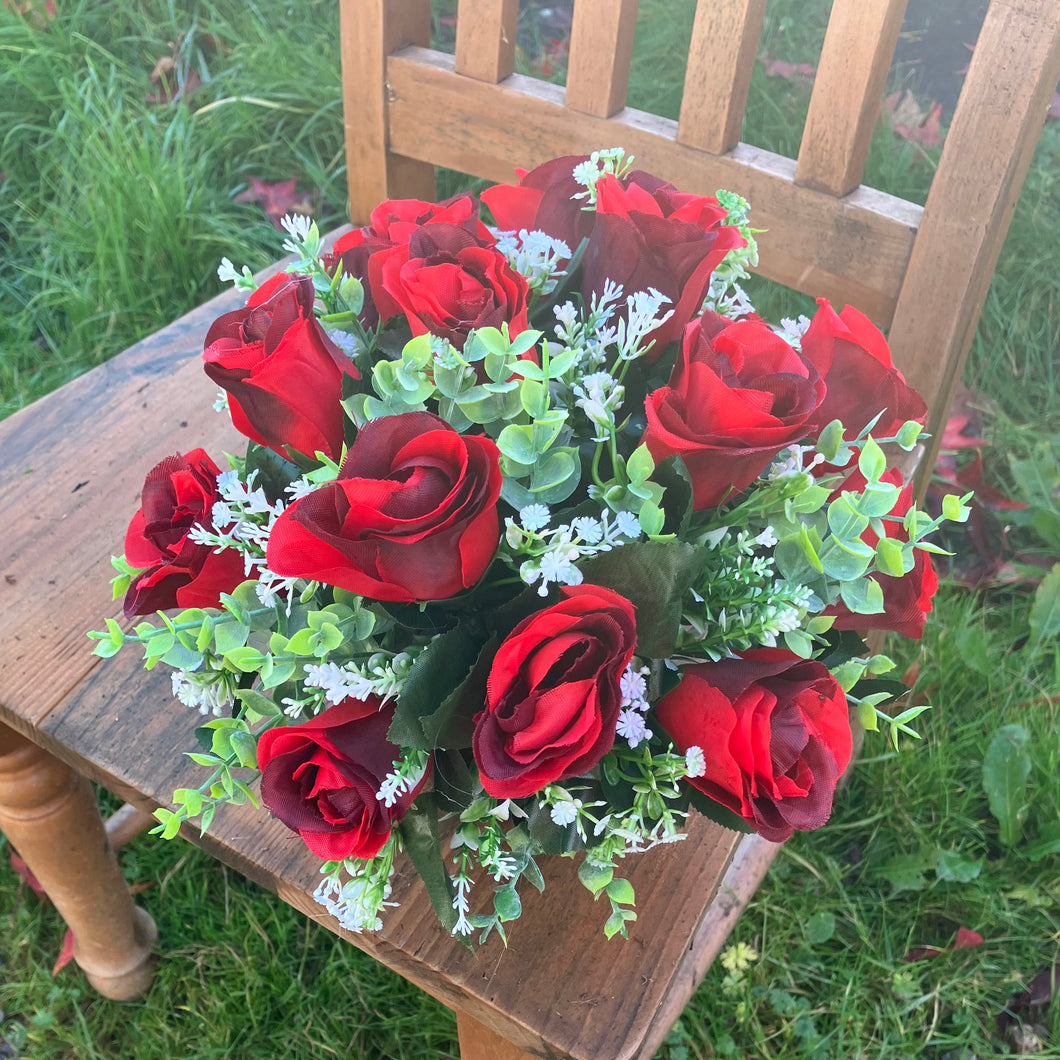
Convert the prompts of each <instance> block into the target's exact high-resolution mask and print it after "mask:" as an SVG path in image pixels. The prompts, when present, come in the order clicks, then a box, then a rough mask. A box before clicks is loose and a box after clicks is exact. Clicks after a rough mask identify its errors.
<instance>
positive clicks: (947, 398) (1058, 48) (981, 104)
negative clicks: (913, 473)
mask: <svg viewBox="0 0 1060 1060" xmlns="http://www.w3.org/2000/svg"><path fill="white" fill-rule="evenodd" d="M1058 78H1060V5H1058V4H1056V3H1055V2H1054V0H1014V2H1005V3H999V2H996V3H994V4H992V5H991V8H990V10H989V12H988V13H987V17H986V21H985V22H984V24H983V28H982V30H981V31H980V34H979V40H978V42H977V44H976V46H975V52H974V54H973V56H972V61H971V64H970V65H969V68H968V74H967V77H966V78H965V87H964V91H963V93H962V95H961V98H960V101H959V103H958V106H957V110H956V112H955V114H954V116H953V122H952V124H951V125H950V128H949V132H948V133H947V135H946V144H945V147H944V148H943V151H942V157H941V159H940V160H939V167H938V170H937V172H936V175H935V180H934V182H933V183H932V186H931V192H930V194H929V196H928V200H927V204H926V206H925V209H924V222H923V227H922V230H921V234H920V238H919V239H918V240H917V243H916V247H915V248H914V251H913V255H912V258H911V260H910V262H909V272H908V274H907V276H906V279H905V283H904V284H903V286H902V292H901V296H900V298H899V301H898V311H897V314H896V317H895V323H894V327H893V328H892V330H891V333H890V341H891V348H892V350H893V351H894V356H895V360H896V363H898V364H899V365H900V366H901V367H902V369H903V371H904V372H905V373H906V376H907V378H908V380H909V382H910V383H912V385H913V386H915V387H916V388H917V389H918V390H919V391H920V392H921V393H922V394H923V395H924V397H925V399H926V400H927V402H928V406H929V408H930V409H931V417H930V420H929V430H930V431H931V434H932V439H931V441H930V442H929V443H928V451H927V453H926V458H925V460H924V462H923V464H922V467H925V468H926V469H927V471H930V469H931V467H932V466H933V463H934V454H935V452H936V451H937V448H938V443H939V439H940V437H941V435H942V429H941V428H942V427H943V426H944V424H945V420H946V416H947V413H948V409H949V407H950V403H951V402H952V400H953V394H954V390H955V388H956V386H957V382H958V380H959V379H960V375H961V371H962V369H963V367H964V360H965V357H966V355H967V353H968V348H969V346H970V345H971V342H972V336H973V335H974V333H975V327H976V323H977V322H978V319H979V312H980V310H981V309H982V306H983V301H984V299H985V298H986V292H987V289H988V288H989V286H990V279H991V276H992V275H993V272H994V267H995V265H996V264H997V257H998V254H999V253H1000V251H1001V245H1002V243H1003V242H1004V237H1005V232H1006V230H1007V229H1008V224H1009V221H1010V219H1011V216H1012V211H1013V209H1014V208H1015V204H1016V199H1017V198H1018V196H1019V192H1020V188H1021V187H1022V185H1023V179H1024V177H1025V176H1026V174H1027V167H1028V166H1029V165H1030V160H1031V156H1032V155H1033V153H1034V149H1035V143H1036V139H1037V131H1038V130H1039V129H1040V128H1041V125H1042V122H1043V120H1044V116H1045V112H1046V108H1047V107H1048V105H1049V100H1050V98H1051V96H1052V93H1053V91H1054V89H1055V88H1056V83H1057V79H1058ZM972 159H974V163H970V160H972Z"/></svg>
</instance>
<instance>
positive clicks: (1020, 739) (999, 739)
mask: <svg viewBox="0 0 1060 1060" xmlns="http://www.w3.org/2000/svg"><path fill="white" fill-rule="evenodd" d="M1029 743H1030V737H1029V736H1028V735H1027V730H1026V729H1025V728H1024V727H1023V726H1022V725H1005V726H1004V727H1003V728H1001V729H999V730H998V733H997V735H996V736H995V737H994V738H993V740H991V741H990V747H989V748H988V749H987V752H986V758H985V759H984V760H983V790H984V791H985V792H986V797H987V799H989V801H990V812H991V813H992V814H993V815H994V816H995V817H996V818H997V822H998V825H999V826H1000V830H1001V832H1000V834H1001V842H1002V843H1004V844H1005V845H1006V846H1012V844H1013V843H1015V842H1016V841H1017V840H1018V839H1019V838H1020V835H1021V834H1022V832H1023V820H1024V818H1025V817H1026V815H1027V778H1028V777H1029V776H1030V773H1031V756H1030V752H1029V751H1028V750H1027V745H1028V744H1029Z"/></svg>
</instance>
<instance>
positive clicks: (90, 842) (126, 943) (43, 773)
mask: <svg viewBox="0 0 1060 1060" xmlns="http://www.w3.org/2000/svg"><path fill="white" fill-rule="evenodd" d="M0 829H2V830H3V832H4V834H5V835H6V836H7V837H8V839H9V840H10V841H11V843H12V845H13V846H14V847H15V848H16V849H17V850H18V852H19V854H20V855H21V857H22V859H23V860H24V861H25V862H26V864H27V865H28V866H29V868H30V871H31V872H32V873H33V875H34V876H36V877H37V879H38V880H39V881H40V883H41V885H42V886H43V887H44V889H45V890H46V891H47V892H48V897H49V898H51V900H52V901H53V902H54V903H55V908H56V909H58V910H59V913H60V915H61V916H62V918H63V919H64V920H65V921H66V924H67V926H68V927H69V928H70V930H71V931H72V932H73V934H74V960H75V961H77V963H78V965H80V967H81V968H82V970H83V971H84V973H85V975H86V976H87V978H88V981H89V982H90V983H91V984H92V986H94V987H95V988H96V990H98V991H99V992H100V993H101V994H102V995H103V996H104V997H109V998H112V999H114V1000H115V1001H128V1000H131V999H132V998H135V997H139V996H140V995H141V994H143V993H144V992H145V991H146V990H147V988H148V987H149V986H150V985H151V980H152V977H153V976H154V960H153V958H152V956H151V950H152V947H153V946H154V942H155V938H156V937H157V931H156V929H155V924H154V921H153V920H152V919H151V917H150V916H148V914H147V913H146V912H145V911H144V910H142V909H140V908H138V907H137V906H135V905H134V904H133V900H132V897H131V895H130V894H129V888H128V885H127V884H126V882H125V879H124V877H123V876H122V874H121V870H120V869H119V868H118V862H117V860H116V859H115V857H114V852H113V850H112V849H111V847H110V844H109V843H108V841H107V833H106V830H105V829H104V826H103V819H102V818H101V817H100V814H99V809H98V808H97V806H96V801H95V798H94V796H93V794H92V788H91V786H90V785H89V783H88V781H87V780H85V778H84V777H81V776H78V774H77V773H75V772H74V771H73V770H72V769H70V767H69V766H67V765H65V764H64V763H62V762H60V761H59V760H58V759H56V758H53V757H52V756H51V755H49V754H47V753H46V752H44V751H42V750H41V749H40V748H39V747H37V746H36V744H34V743H32V742H31V741H29V740H27V739H25V737H23V736H21V735H19V734H18V733H16V732H14V731H13V730H11V729H9V728H8V727H7V726H5V725H0Z"/></svg>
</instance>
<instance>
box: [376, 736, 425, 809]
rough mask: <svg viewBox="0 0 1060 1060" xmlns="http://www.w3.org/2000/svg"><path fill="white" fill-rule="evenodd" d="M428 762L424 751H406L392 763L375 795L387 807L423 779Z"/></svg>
mask: <svg viewBox="0 0 1060 1060" xmlns="http://www.w3.org/2000/svg"><path fill="white" fill-rule="evenodd" d="M430 762H431V756H430V755H429V754H428V753H427V752H426V751H417V750H415V749H413V750H410V751H408V753H407V754H406V755H405V757H404V758H399V759H398V760H397V761H396V762H395V763H394V768H393V770H392V771H391V772H390V773H387V775H386V776H385V777H384V778H383V782H382V784H380V785H379V790H378V791H377V792H376V793H375V797H376V798H377V799H378V800H379V801H380V802H381V803H382V804H383V805H384V806H386V807H387V808H388V809H389V807H391V806H393V805H394V803H395V802H397V801H398V799H400V798H401V796H402V795H405V794H406V793H408V792H410V791H413V790H414V789H415V787H416V785H417V784H419V782H420V781H421V780H423V776H424V774H425V773H426V772H427V767H428V766H429V765H430Z"/></svg>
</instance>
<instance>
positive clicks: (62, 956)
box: [52, 928, 74, 979]
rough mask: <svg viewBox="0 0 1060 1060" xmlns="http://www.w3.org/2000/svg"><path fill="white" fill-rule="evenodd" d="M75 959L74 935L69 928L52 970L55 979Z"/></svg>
mask: <svg viewBox="0 0 1060 1060" xmlns="http://www.w3.org/2000/svg"><path fill="white" fill-rule="evenodd" d="M73 959H74V933H73V932H72V931H71V930H70V929H69V928H67V929H66V934H65V935H64V936H63V948H62V949H61V950H60V951H59V957H58V959H57V960H56V962H55V967H54V968H53V969H52V978H53V979H54V978H55V977H56V976H57V975H58V974H59V973H60V972H61V971H62V970H63V969H64V968H65V967H66V966H67V965H68V964H69V963H70V962H71V961H72V960H73Z"/></svg>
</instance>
